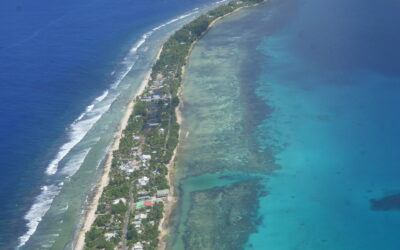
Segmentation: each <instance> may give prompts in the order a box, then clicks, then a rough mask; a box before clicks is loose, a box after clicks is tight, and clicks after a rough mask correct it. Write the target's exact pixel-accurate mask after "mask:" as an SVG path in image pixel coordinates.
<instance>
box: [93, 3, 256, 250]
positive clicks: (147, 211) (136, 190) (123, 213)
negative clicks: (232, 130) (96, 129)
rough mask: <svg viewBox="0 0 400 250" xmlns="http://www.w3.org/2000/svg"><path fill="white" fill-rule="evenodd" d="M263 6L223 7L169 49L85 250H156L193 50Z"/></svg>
mask: <svg viewBox="0 0 400 250" xmlns="http://www.w3.org/2000/svg"><path fill="white" fill-rule="evenodd" d="M262 1H263V0H243V1H232V2H230V3H228V4H225V5H221V6H219V7H217V8H216V9H214V10H212V11H210V12H208V13H207V14H205V15H201V16H200V17H198V18H197V19H195V20H194V21H192V22H190V23H189V24H187V25H185V26H183V27H182V28H181V29H180V30H178V31H177V32H175V34H173V35H172V36H171V37H170V38H169V39H168V40H167V41H166V42H165V43H164V46H163V50H162V52H161V54H160V58H159V59H158V60H157V62H156V63H155V64H154V66H153V68H152V72H151V80H149V82H148V86H147V87H146V89H145V91H144V92H143V94H141V95H140V96H139V97H138V98H137V99H136V103H135V106H134V108H133V112H132V115H131V116H130V118H129V121H128V125H127V127H126V128H125V130H124V131H123V136H122V138H121V140H120V144H119V148H118V150H116V151H114V152H113V160H112V166H111V170H110V176H109V177H110V182H109V185H108V186H107V187H106V188H105V189H104V192H103V193H102V196H101V198H100V201H99V205H98V207H97V211H96V216H97V217H96V220H95V221H94V223H93V225H92V227H91V229H90V231H88V232H87V233H86V237H85V249H114V248H118V249H121V248H129V249H131V248H132V247H133V246H134V245H135V244H136V245H137V246H138V244H139V245H140V246H141V247H143V249H156V248H157V246H158V241H159V231H158V228H159V224H160V221H161V219H162V217H163V210H164V204H163V202H164V200H163V198H160V197H157V196H156V195H155V194H156V193H157V191H159V190H165V189H169V184H168V181H167V174H168V168H167V165H168V164H169V163H170V161H171V159H172V156H173V152H174V150H175V148H176V146H177V145H178V138H179V124H178V123H177V121H176V113H175V110H176V108H177V107H178V105H179V97H178V91H179V88H180V85H181V82H182V77H183V76H182V71H183V66H185V64H186V61H187V57H188V54H189V51H190V48H191V46H192V45H193V43H194V42H195V41H197V40H198V39H199V38H200V37H201V36H202V35H203V34H204V33H205V32H206V31H207V29H208V28H209V26H210V24H211V22H212V21H214V20H215V19H216V18H218V17H221V16H223V15H226V14H228V13H230V12H232V11H234V10H235V9H238V8H240V7H244V6H248V5H251V4H255V3H258V2H262ZM139 201H140V202H141V203H139V206H138V208H137V209H136V206H135V205H136V204H137V203H138V202H139Z"/></svg>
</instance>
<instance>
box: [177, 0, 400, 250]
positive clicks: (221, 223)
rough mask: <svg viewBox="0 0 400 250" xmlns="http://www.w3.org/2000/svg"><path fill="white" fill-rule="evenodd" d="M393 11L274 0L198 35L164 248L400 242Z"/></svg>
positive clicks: (398, 77) (392, 7)
mask: <svg viewBox="0 0 400 250" xmlns="http://www.w3.org/2000/svg"><path fill="white" fill-rule="evenodd" d="M398 10H400V4H399V3H397V2H385V3H380V4H379V5H377V4H376V2H373V1H351V2H350V1H344V0H339V1H337V0H336V1H333V0H328V1H323V2H322V1H317V0H299V1H296V0H293V1H270V2H269V3H267V4H265V5H262V6H259V7H257V8H251V9H246V10H243V11H240V12H239V13H237V14H234V15H231V16H229V17H228V18H226V19H224V20H223V21H222V22H220V23H219V24H217V25H216V26H215V27H214V28H213V29H212V30H211V31H210V32H209V33H208V34H207V35H206V36H205V37H204V38H203V39H202V40H201V41H200V42H199V44H198V45H197V46H196V48H195V49H194V51H193V54H192V55H191V58H190V61H189V66H188V71H187V74H186V76H185V80H184V91H183V99H184V107H183V109H182V113H183V117H184V121H183V124H182V138H183V139H182V143H181V146H180V150H179V154H178V162H177V174H176V185H177V189H178V191H179V195H180V201H179V204H178V207H177V210H176V213H175V217H174V218H175V220H174V225H173V226H172V230H173V233H172V236H171V237H170V245H169V246H170V249H243V248H244V249H277V250H280V249H283V250H286V249H390V250H391V249H393V250H394V249H399V246H400V239H399V237H398V232H397V230H398V227H399V225H400V213H399V210H400V201H399V200H400V199H399V198H398V197H399V193H400V186H399V183H398V179H399V176H400V170H399V169H398V162H399V160H400V152H399V151H400V149H399V143H398V141H399V139H400V138H399V137H400V136H399V135H398V130H399V128H400V116H399V115H400V109H399V107H400V100H399V98H398V95H399V93H400V85H399V83H400V68H399V66H398V64H397V63H396V61H398V59H400V52H399V50H398V48H397V45H398V41H400V36H399V34H398V32H396V30H397V26H398V24H399V23H400V18H399V17H398V15H397V13H398ZM221 173H223V174H222V175H221ZM231 174H234V175H236V176H237V177H236V178H235V179H233V180H232V179H230V180H231V181H229V182H226V178H228V179H229V178H230V177H229V176H230V175H231ZM216 178H217V179H220V181H219V182H217V183H216V182H215V179H216ZM199 179H200V180H202V182H204V183H209V184H210V185H208V186H207V185H202V186H201V188H198V189H193V187H197V184H196V183H197V182H198V180H199ZM374 200H375V202H373V201H374Z"/></svg>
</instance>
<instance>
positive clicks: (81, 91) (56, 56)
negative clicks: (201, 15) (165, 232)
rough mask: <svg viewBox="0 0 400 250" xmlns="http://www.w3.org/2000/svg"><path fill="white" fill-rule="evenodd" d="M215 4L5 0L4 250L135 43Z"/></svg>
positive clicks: (0, 29)
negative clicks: (76, 126) (74, 126)
mask: <svg viewBox="0 0 400 250" xmlns="http://www.w3.org/2000/svg"><path fill="white" fill-rule="evenodd" d="M210 2H212V1H204V0H168V1H165V0H156V1H140V0H122V1H117V2H116V1H111V0H100V1H92V0H89V1H75V0H73V1H57V2H54V1H48V0H43V1H34V2H32V1H25V0H21V1H1V3H0V34H1V36H0V121H1V122H0V166H1V175H0V200H1V202H0V225H2V226H1V227H0V248H10V247H14V246H16V243H17V239H18V237H19V236H21V235H22V234H24V233H25V232H26V230H27V228H26V221H25V220H24V219H23V217H24V215H25V214H26V212H27V211H28V209H29V208H30V207H31V205H32V203H33V202H34V200H35V197H36V196H37V195H38V194H39V193H40V192H41V191H43V183H46V184H49V177H48V175H46V174H45V171H46V169H47V168H48V165H49V163H50V161H51V160H52V159H54V157H55V156H56V154H57V152H59V149H60V146H61V145H63V143H65V142H66V141H68V136H69V133H68V132H70V131H69V130H68V129H69V126H70V124H71V123H72V122H73V121H74V120H76V119H77V117H78V116H79V115H80V114H82V112H84V111H85V108H86V109H87V107H88V105H89V104H91V103H92V102H93V100H94V99H95V98H96V97H100V99H98V100H97V101H98V102H100V100H102V98H101V95H102V93H105V92H104V91H105V90H106V89H108V88H109V87H110V84H111V83H112V82H113V81H115V78H116V77H117V74H118V72H119V71H120V70H121V68H123V67H124V64H123V63H121V61H122V59H123V58H124V57H125V56H126V54H127V53H128V51H129V49H131V46H132V44H134V43H135V42H137V41H139V40H140V38H141V36H142V35H143V34H144V33H145V32H147V31H149V30H150V29H152V28H154V27H156V26H157V25H160V24H162V23H164V22H165V21H167V20H170V19H171V18H174V17H176V16H178V15H181V14H183V13H185V12H188V11H190V10H193V9H194V8H196V7H201V6H203V5H205V4H207V3H210ZM115 72H116V73H117V74H115ZM110 132H112V131H110ZM41 187H42V190H41ZM5 225H7V226H5Z"/></svg>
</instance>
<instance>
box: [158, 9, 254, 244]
mask: <svg viewBox="0 0 400 250" xmlns="http://www.w3.org/2000/svg"><path fill="white" fill-rule="evenodd" d="M257 5H258V4H254V5H251V6H243V7H240V8H237V9H235V10H234V11H232V12H230V13H227V14H225V15H223V16H220V17H218V18H216V19H215V20H213V21H212V22H211V23H210V24H209V26H208V28H207V30H206V31H205V32H204V34H202V36H201V37H200V39H201V38H202V37H203V36H204V35H206V34H207V32H208V31H209V30H210V29H211V28H212V27H213V26H214V25H215V24H216V23H217V22H218V21H220V20H221V19H223V18H225V17H227V16H229V15H231V14H233V13H236V12H238V11H239V10H241V9H243V8H248V7H254V6H257ZM200 39H198V40H196V41H195V42H193V44H192V45H191V46H190V48H189V52H188V55H187V56H186V58H185V61H186V64H185V65H183V66H182V82H183V79H184V77H185V73H186V69H187V67H186V65H187V63H188V62H189V57H190V55H191V53H192V51H193V48H194V46H195V45H196V44H197V42H199V41H200ZM183 88H184V86H183V84H181V85H180V87H179V91H178V98H179V105H178V107H176V109H175V115H176V120H177V123H178V124H179V139H178V145H177V146H176V148H175V150H174V154H173V155H172V158H171V162H170V163H169V164H168V184H169V186H170V189H169V195H168V198H167V202H166V204H165V206H164V215H163V218H162V219H161V221H160V225H159V231H160V235H159V244H158V249H160V250H166V249H167V239H168V235H169V233H170V229H171V227H170V226H171V216H172V214H173V212H174V211H175V208H176V206H177V203H178V197H177V196H176V194H175V186H174V183H173V170H174V169H173V166H174V165H175V160H176V157H177V153H178V149H179V147H180V144H181V142H182V137H181V136H182V135H181V133H182V128H181V125H182V122H183V116H182V112H181V109H182V108H183V106H184V101H183Z"/></svg>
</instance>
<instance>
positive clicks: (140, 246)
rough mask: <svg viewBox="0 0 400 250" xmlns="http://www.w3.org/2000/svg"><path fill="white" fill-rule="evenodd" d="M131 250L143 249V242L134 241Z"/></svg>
mask: <svg viewBox="0 0 400 250" xmlns="http://www.w3.org/2000/svg"><path fill="white" fill-rule="evenodd" d="M132 250H143V244H142V243H141V242H136V243H135V244H134V245H133V247H132Z"/></svg>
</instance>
